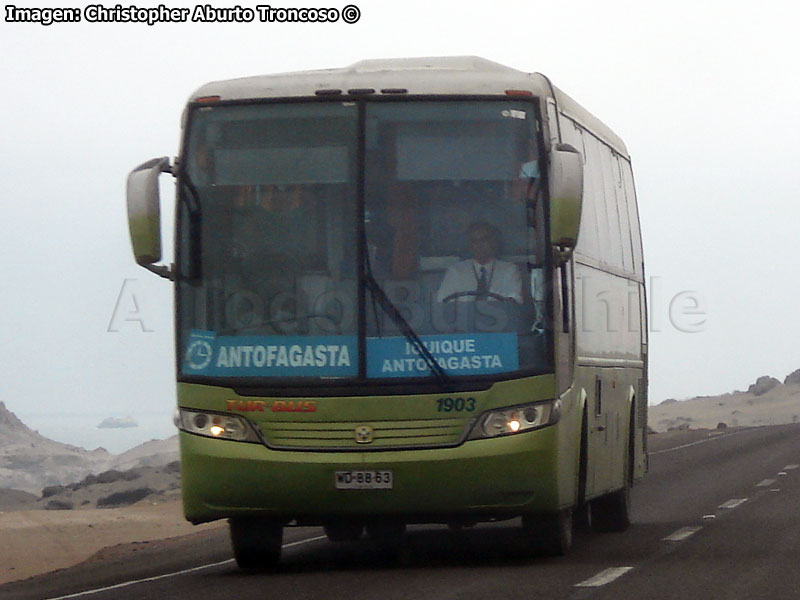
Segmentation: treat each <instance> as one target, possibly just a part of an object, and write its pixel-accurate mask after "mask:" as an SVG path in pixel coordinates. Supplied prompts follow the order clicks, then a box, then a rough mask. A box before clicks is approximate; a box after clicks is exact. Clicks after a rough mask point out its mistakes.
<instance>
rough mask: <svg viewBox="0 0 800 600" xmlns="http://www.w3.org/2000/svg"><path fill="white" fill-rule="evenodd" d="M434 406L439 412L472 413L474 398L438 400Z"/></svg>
mask: <svg viewBox="0 0 800 600" xmlns="http://www.w3.org/2000/svg"><path fill="white" fill-rule="evenodd" d="M436 404H437V405H438V407H439V412H464V411H466V412H472V411H474V410H475V398H439V399H438V400H437V401H436Z"/></svg>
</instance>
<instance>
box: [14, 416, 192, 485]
mask: <svg viewBox="0 0 800 600" xmlns="http://www.w3.org/2000/svg"><path fill="white" fill-rule="evenodd" d="M177 459H178V442H177V436H173V437H171V438H168V439H166V440H153V441H151V442H146V443H145V444H142V445H140V446H137V447H136V448H133V449H131V450H129V451H127V452H124V453H122V454H118V455H113V454H110V453H109V452H108V451H106V450H105V449H103V448H97V449H96V450H86V449H85V448H79V447H77V446H71V445H69V444H62V443H61V442H56V441H54V440H51V439H49V438H47V437H45V436H43V435H41V434H39V433H38V432H36V431H33V430H31V429H30V428H29V427H27V426H26V425H25V424H24V423H23V422H22V421H20V420H19V418H17V416H16V415H15V414H14V413H13V412H11V411H10V410H8V409H7V408H6V406H5V404H4V403H2V402H0V489H4V488H6V489H8V488H13V489H16V490H23V491H25V492H29V493H33V494H36V495H37V496H38V495H39V494H40V493H41V491H42V489H43V488H45V487H48V486H56V485H65V484H70V483H73V482H77V481H81V480H82V479H84V478H85V477H87V476H88V475H91V474H97V473H102V472H104V471H109V470H112V469H115V470H127V469H133V468H137V467H144V466H149V467H153V468H156V467H160V466H164V465H166V464H168V463H170V462H173V461H175V460H177Z"/></svg>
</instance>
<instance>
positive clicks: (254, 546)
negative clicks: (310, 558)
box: [228, 518, 283, 569]
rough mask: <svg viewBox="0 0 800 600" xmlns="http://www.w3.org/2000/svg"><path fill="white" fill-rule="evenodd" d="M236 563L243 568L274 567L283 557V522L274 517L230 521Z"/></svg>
mask: <svg viewBox="0 0 800 600" xmlns="http://www.w3.org/2000/svg"><path fill="white" fill-rule="evenodd" d="M228 524H229V525H230V530H231V544H232V545H233V556H234V558H235V559H236V564H237V565H239V568H241V569H272V568H275V567H276V566H277V565H278V562H279V561H280V559H281V546H282V544H283V523H281V522H280V521H274V520H272V519H252V518H237V519H230V520H229V521H228Z"/></svg>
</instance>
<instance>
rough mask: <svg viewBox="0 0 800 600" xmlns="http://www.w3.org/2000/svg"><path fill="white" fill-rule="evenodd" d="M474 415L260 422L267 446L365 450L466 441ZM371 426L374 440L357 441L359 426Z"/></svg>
mask: <svg viewBox="0 0 800 600" xmlns="http://www.w3.org/2000/svg"><path fill="white" fill-rule="evenodd" d="M472 421H473V419H430V420H422V421H360V422H345V423H312V422H307V421H303V422H280V423H276V422H271V423H259V427H260V429H261V433H262V434H263V436H264V438H265V440H266V442H267V446H269V447H270V448H274V449H277V450H316V451H336V450H338V451H344V450H347V451H353V450H357V451H364V452H368V451H371V450H390V449H399V448H442V447H448V446H457V445H459V444H460V443H461V442H463V441H464V438H465V437H466V436H467V433H468V432H469V429H470V427H471V425H472ZM364 425H366V426H368V427H370V428H372V442H370V443H357V442H356V429H357V428H359V427H361V426H364Z"/></svg>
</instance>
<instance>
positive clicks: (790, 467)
mask: <svg viewBox="0 0 800 600" xmlns="http://www.w3.org/2000/svg"><path fill="white" fill-rule="evenodd" d="M795 469H800V465H786V466H785V467H783V470H784V471H794V470H795Z"/></svg>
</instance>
